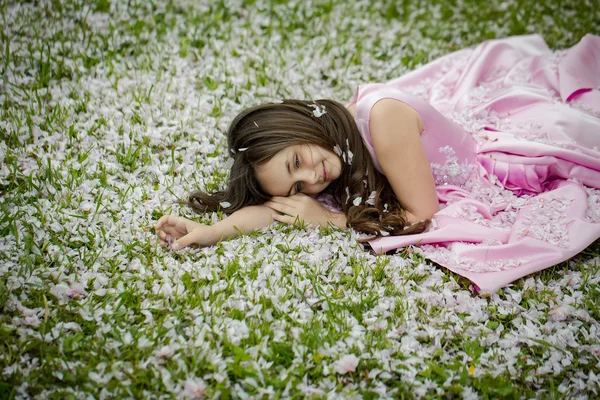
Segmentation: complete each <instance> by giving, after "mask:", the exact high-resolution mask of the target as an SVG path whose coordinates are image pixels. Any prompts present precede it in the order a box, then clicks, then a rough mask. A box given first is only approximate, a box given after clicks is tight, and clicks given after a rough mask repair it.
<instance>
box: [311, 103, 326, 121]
mask: <svg viewBox="0 0 600 400" xmlns="http://www.w3.org/2000/svg"><path fill="white" fill-rule="evenodd" d="M308 106H309V107H312V108H314V110H313V115H314V116H315V117H317V118H320V117H322V116H323V115H325V114H327V112H326V111H325V106H321V107H322V108H319V105H318V104H309V105H308Z"/></svg>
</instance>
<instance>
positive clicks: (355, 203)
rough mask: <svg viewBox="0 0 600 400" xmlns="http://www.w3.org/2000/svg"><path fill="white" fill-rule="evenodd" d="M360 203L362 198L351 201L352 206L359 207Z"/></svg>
mask: <svg viewBox="0 0 600 400" xmlns="http://www.w3.org/2000/svg"><path fill="white" fill-rule="evenodd" d="M361 202H362V197H360V196H359V197H357V198H355V199H354V200H352V204H354V205H355V206H360V203H361Z"/></svg>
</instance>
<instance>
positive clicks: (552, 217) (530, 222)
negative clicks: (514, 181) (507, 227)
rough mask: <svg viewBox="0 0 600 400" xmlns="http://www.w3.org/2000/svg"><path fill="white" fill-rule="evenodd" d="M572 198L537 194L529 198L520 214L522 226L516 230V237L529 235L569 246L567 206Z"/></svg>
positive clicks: (551, 242)
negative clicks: (526, 208)
mask: <svg viewBox="0 0 600 400" xmlns="http://www.w3.org/2000/svg"><path fill="white" fill-rule="evenodd" d="M572 201H573V200H572V199H566V198H564V197H561V196H549V195H539V196H536V197H533V198H531V199H530V200H529V201H528V202H527V203H526V206H530V209H528V210H524V212H523V213H522V214H523V215H521V221H522V222H523V225H524V226H523V227H522V228H520V229H519V231H518V232H517V237H518V238H522V237H524V236H529V237H532V238H534V239H538V240H542V241H544V242H546V243H550V244H551V245H554V246H559V247H562V248H568V247H569V236H568V234H567V229H566V225H567V207H568V206H569V205H570V204H571V203H572Z"/></svg>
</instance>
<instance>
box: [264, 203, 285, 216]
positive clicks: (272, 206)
mask: <svg viewBox="0 0 600 400" xmlns="http://www.w3.org/2000/svg"><path fill="white" fill-rule="evenodd" d="M265 205H266V206H267V207H269V208H270V209H271V210H274V211H277V212H280V213H283V214H288V211H290V207H289V206H287V205H285V204H281V203H273V202H270V201H269V202H267V203H265Z"/></svg>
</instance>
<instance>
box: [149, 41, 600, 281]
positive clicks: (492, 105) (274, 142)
mask: <svg viewBox="0 0 600 400" xmlns="http://www.w3.org/2000/svg"><path fill="white" fill-rule="evenodd" d="M590 55H596V56H594V57H591V56H590ZM599 89H600V37H598V36H593V35H586V36H585V37H584V38H583V39H582V40H581V41H580V42H579V43H578V44H577V45H575V46H573V47H572V48H570V49H567V50H563V51H562V52H560V53H553V52H552V51H551V50H550V49H548V47H547V46H546V44H545V42H544V41H543V39H542V38H541V37H539V36H536V35H531V36H520V37H512V38H506V39H500V40H492V41H487V42H483V43H482V44H480V45H478V46H476V47H475V48H469V49H464V50H460V51H458V52H455V53H452V54H449V55H447V56H444V57H442V58H440V59H438V60H437V61H434V62H432V63H430V64H427V65H425V66H423V67H421V68H419V69H417V70H415V71H412V72H411V73H409V74H407V75H404V76H402V77H400V78H397V79H395V80H392V81H390V82H387V83H386V84H377V83H376V84H367V85H362V86H360V87H359V88H358V90H357V91H356V93H355V95H354V96H353V98H352V99H351V101H350V103H349V105H348V106H344V105H342V104H340V103H338V102H335V101H331V100H317V101H301V100H284V101H283V102H278V103H267V104H262V105H259V106H256V107H252V108H249V109H247V110H245V111H243V112H241V113H240V114H239V115H238V116H237V117H236V118H235V119H234V120H233V122H232V123H231V126H230V128H229V131H228V137H227V139H228V150H229V152H230V155H231V157H233V160H234V162H233V166H232V167H231V173H230V176H229V184H228V187H227V189H226V190H225V191H222V192H216V193H205V192H202V191H196V192H193V193H192V194H191V195H190V197H189V201H188V204H189V205H190V206H191V207H192V208H193V209H194V210H195V211H197V212H200V213H203V212H207V211H216V210H218V209H222V210H223V211H225V212H226V213H228V214H230V216H229V217H228V218H226V219H224V220H222V221H220V222H218V223H216V224H214V225H212V226H206V225H203V224H200V223H197V222H193V221H190V220H188V219H185V218H181V217H177V216H163V217H162V218H160V219H159V221H158V223H157V225H156V231H157V234H158V237H159V242H160V244H161V245H162V246H165V247H166V246H168V245H170V246H171V248H172V249H174V250H178V249H181V248H184V247H186V246H189V245H191V244H195V245H199V246H210V245H213V244H215V243H217V242H218V241H219V240H223V239H227V238H231V237H233V236H236V235H238V234H240V233H247V232H250V231H253V230H255V229H259V228H263V227H266V226H267V225H269V224H270V223H271V222H272V221H279V222H282V223H287V224H293V223H296V222H297V221H299V220H303V221H305V222H306V223H309V224H311V225H313V226H318V225H321V226H326V225H328V224H334V225H336V226H339V227H352V228H353V229H355V230H356V231H359V232H363V233H366V234H368V235H370V236H371V240H370V241H369V244H370V245H371V247H372V248H373V249H374V250H375V251H377V252H387V251H389V250H393V249H397V248H401V247H405V246H408V245H417V246H419V251H420V252H422V254H423V255H424V256H425V257H427V258H429V259H431V260H433V261H435V262H437V263H439V264H441V265H443V266H445V267H447V268H449V269H450V270H452V271H454V272H456V273H458V274H461V275H463V276H466V277H467V278H469V279H471V280H472V281H473V282H474V283H475V284H476V286H477V287H478V288H480V289H482V290H486V291H494V290H495V289H497V288H498V287H500V286H503V285H505V284H507V283H509V282H511V281H513V280H515V279H517V278H519V277H521V276H524V275H527V274H529V273H532V272H535V271H538V270H540V269H543V268H547V267H550V266H552V265H555V264H557V263H559V262H561V261H564V260H566V259H568V258H569V257H572V256H573V255H575V254H577V253H578V252H580V251H582V250H583V249H584V248H585V247H587V246H589V245H590V244H591V243H592V242H593V241H594V240H596V239H598V238H599V237H600V211H599V210H600V191H599V190H598V189H599V188H600V151H599V150H598V148H599V147H600V90H599ZM319 194H329V195H331V196H333V198H334V199H335V201H336V202H337V203H338V204H339V208H338V211H330V210H329V209H328V208H326V207H325V206H323V205H322V203H321V202H320V201H318V200H317V199H316V198H315V197H316V196H317V195H319Z"/></svg>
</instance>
